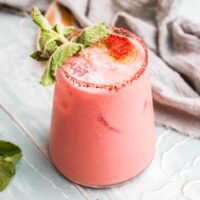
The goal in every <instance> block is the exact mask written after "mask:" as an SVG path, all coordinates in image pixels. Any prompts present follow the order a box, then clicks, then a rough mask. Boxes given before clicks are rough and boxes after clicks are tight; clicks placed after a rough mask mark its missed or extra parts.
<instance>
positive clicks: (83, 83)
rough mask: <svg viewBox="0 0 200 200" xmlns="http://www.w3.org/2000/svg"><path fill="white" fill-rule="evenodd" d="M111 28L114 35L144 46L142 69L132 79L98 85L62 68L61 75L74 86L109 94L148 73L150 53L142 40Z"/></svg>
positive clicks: (121, 30)
mask: <svg viewBox="0 0 200 200" xmlns="http://www.w3.org/2000/svg"><path fill="white" fill-rule="evenodd" d="M110 28H111V29H112V31H113V32H114V33H116V34H121V35H123V36H125V37H130V38H134V39H136V40H137V41H138V42H139V43H140V44H141V45H142V47H143V49H144V52H145V57H144V61H143V63H142V65H141V67H140V69H139V70H138V71H137V72H136V73H134V74H133V75H132V76H131V77H130V78H128V79H127V80H124V81H122V82H117V83H113V84H97V83H88V82H86V81H81V80H78V79H77V78H75V77H73V76H72V75H70V74H69V73H68V72H66V71H65V70H64V69H63V68H60V69H59V70H60V71H61V74H63V76H64V77H65V78H67V79H68V80H69V81H70V82H71V83H72V84H73V85H77V86H79V87H85V88H96V89H103V90H106V91H109V92H118V91H119V90H121V89H122V88H124V87H126V86H127V85H128V84H130V83H132V82H133V81H136V80H138V79H139V78H140V77H141V76H142V75H143V74H144V72H145V71H146V68H147V64H148V51H147V48H146V46H145V45H144V43H143V42H142V40H141V39H140V38H139V37H137V36H136V35H134V34H133V33H131V32H129V31H127V30H125V29H123V28H117V27H110Z"/></svg>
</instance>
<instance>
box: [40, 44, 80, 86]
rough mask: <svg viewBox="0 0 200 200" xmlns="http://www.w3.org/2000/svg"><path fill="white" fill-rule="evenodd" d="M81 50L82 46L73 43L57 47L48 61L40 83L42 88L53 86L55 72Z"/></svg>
mask: <svg viewBox="0 0 200 200" xmlns="http://www.w3.org/2000/svg"><path fill="white" fill-rule="evenodd" d="M82 48H83V45H81V44H77V43H74V42H69V43H65V44H63V45H61V46H60V47H58V49H57V50H56V51H55V52H54V53H53V54H52V56H51V58H50V59H49V61H48V63H47V66H46V69H45V71H44V74H43V75H42V78H41V81H40V83H41V84H42V85H44V86H47V85H51V84H53V83H54V82H55V71H56V70H57V69H58V68H59V67H62V65H63V64H64V63H65V62H66V61H67V60H68V59H69V58H70V57H72V56H73V55H75V54H77V53H78V52H79V51H80V50H81V49H82Z"/></svg>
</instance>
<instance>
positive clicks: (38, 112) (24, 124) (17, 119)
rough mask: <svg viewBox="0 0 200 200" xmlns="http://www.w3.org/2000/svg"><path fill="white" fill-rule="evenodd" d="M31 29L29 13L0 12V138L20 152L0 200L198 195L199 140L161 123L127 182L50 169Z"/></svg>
mask: <svg viewBox="0 0 200 200" xmlns="http://www.w3.org/2000/svg"><path fill="white" fill-rule="evenodd" d="M183 2H184V3H183V4H182V6H181V9H180V13H179V14H180V15H186V16H188V17H189V18H192V19H194V20H195V21H198V20H200V13H199V11H200V1H198V0H188V1H187V0H184V1H183ZM36 30H37V29H36V27H35V26H34V25H33V23H32V22H31V19H30V18H29V17H20V16H15V15H12V14H5V13H0V139H6V140H9V141H12V142H14V143H16V144H18V145H19V146H20V147H21V148H22V150H23V154H24V155H23V159H22V160H21V161H20V163H19V164H18V166H17V173H16V176H15V177H14V178H13V179H12V182H11V183H10V185H9V187H8V188H7V189H6V190H5V191H4V192H2V193H0V200H66V199H69V200H85V199H86V200H200V140H197V139H192V138H189V137H186V136H184V135H182V134H180V133H177V132H175V131H173V130H170V129H166V128H164V127H160V126H157V127H156V134H157V144H156V153H155V156H154V159H153V161H152V163H151V164H150V166H149V167H148V168H147V169H146V170H145V171H144V172H143V173H142V174H140V175H139V176H137V177H136V178H134V179H133V180H131V181H130V182H128V183H126V184H123V185H121V186H118V187H115V188H112V189H89V188H83V187H81V186H78V185H76V184H73V183H71V182H69V181H68V180H66V179H65V178H64V177H63V176H61V175H60V174H59V173H58V172H57V171H56V170H55V168H54V167H53V166H52V164H51V161H50V158H49V154H48V133H49V125H50V116H51V106H52V92H53V89H52V88H43V87H41V86H40V85H39V84H38V80H39V77H40V75H41V73H42V71H43V67H42V65H39V64H36V62H34V61H33V60H32V59H31V58H30V57H29V55H30V53H31V52H32V51H33V49H34V38H35V36H36Z"/></svg>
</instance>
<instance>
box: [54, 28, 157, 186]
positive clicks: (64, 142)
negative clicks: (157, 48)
mask: <svg viewBox="0 0 200 200" xmlns="http://www.w3.org/2000/svg"><path fill="white" fill-rule="evenodd" d="M113 31H114V32H115V34H120V35H121V36H123V37H128V38H129V40H130V41H131V42H132V44H133V45H134V47H135V54H134V55H130V56H129V58H127V60H126V62H117V61H115V60H114V59H112V58H111V57H109V55H108V54H107V53H106V50H105V48H104V47H102V46H101V45H100V46H98V45H97V46H94V47H89V48H86V49H84V50H83V51H82V52H81V54H80V55H78V56H75V57H73V58H71V59H69V60H68V61H67V63H66V64H65V66H63V67H62V68H60V69H59V70H58V71H57V79H56V85H55V93H54V105H53V113H52V124H51V136H50V154H51V157H52V160H53V163H54V164H55V166H56V168H57V169H58V170H59V171H60V172H61V173H62V174H63V175H64V176H66V177H67V178H68V179H70V180H72V181H74V182H76V183H79V184H81V185H86V186H92V187H104V186H109V185H113V184H117V183H121V182H123V181H126V180H129V179H130V178H132V177H134V176H136V175H137V174H139V173H140V172H141V171H142V170H143V169H144V168H145V167H146V166H147V165H148V164H149V163H150V161H151V159H152V157H153V153H154V148H155V133H154V115H153V105H152V94H151V83H150V79H149V74H148V68H147V63H148V55H147V49H146V47H145V46H144V44H143V43H142V41H141V40H140V39H139V38H138V37H136V36H135V35H133V34H132V33H130V32H128V31H125V30H123V29H118V28H113Z"/></svg>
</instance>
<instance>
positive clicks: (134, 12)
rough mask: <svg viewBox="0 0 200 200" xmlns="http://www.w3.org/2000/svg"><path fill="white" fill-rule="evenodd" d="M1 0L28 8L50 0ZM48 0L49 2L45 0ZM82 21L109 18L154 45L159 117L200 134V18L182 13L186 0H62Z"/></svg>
mask: <svg viewBox="0 0 200 200" xmlns="http://www.w3.org/2000/svg"><path fill="white" fill-rule="evenodd" d="M40 2H43V3H42V4H41V3H39V1H35V0H18V1H14V0H0V3H4V4H7V5H9V6H15V7H17V8H18V9H21V10H23V11H29V10H30V8H31V7H32V6H33V5H35V4H38V3H39V6H41V5H43V6H42V8H43V9H45V6H44V5H47V4H48V1H40ZM45 2H46V4H45ZM59 2H60V3H61V4H62V5H64V6H65V7H67V8H69V9H70V10H71V11H72V13H73V15H74V16H75V19H76V20H77V22H78V24H79V25H80V26H81V27H85V26H88V25H92V24H94V23H98V22H102V21H104V22H106V23H108V24H112V25H115V26H118V27H123V28H125V29H128V30H130V31H132V32H133V33H135V34H136V35H138V36H139V37H141V38H142V39H143V40H144V42H145V43H146V45H147V46H148V49H149V67H150V75H151V80H152V88H153V99H154V108H155V115H156V122H157V123H159V124H162V125H165V126H168V127H171V128H174V129H176V130H178V131H180V132H182V133H185V134H187V135H190V136H193V137H200V24H195V23H194V22H192V21H189V20H187V19H184V18H180V17H178V16H177V12H178V8H179V7H180V4H181V1H180V0H134V1H133V0H123V1H122V0H101V1H98V0H74V1H71V0H59Z"/></svg>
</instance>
